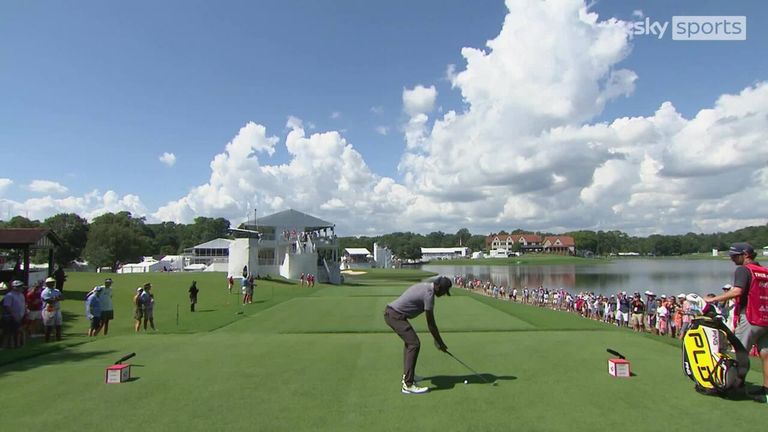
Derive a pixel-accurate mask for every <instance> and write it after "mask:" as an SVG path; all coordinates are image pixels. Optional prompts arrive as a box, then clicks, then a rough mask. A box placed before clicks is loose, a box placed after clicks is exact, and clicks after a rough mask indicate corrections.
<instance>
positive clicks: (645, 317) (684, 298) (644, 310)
mask: <svg viewBox="0 0 768 432" xmlns="http://www.w3.org/2000/svg"><path fill="white" fill-rule="evenodd" d="M454 284H455V285H456V286H460V287H462V288H465V289H468V290H471V291H473V292H476V293H480V294H483V295H486V296H489V297H492V298H495V299H499V300H503V301H509V302H516V303H521V304H526V305H532V306H536V307H540V308H548V309H553V310H559V311H566V312H571V313H575V314H578V315H580V316H582V317H584V318H587V319H592V320H595V321H602V322H605V323H607V324H612V325H616V326H620V327H627V328H632V329H633V330H634V331H637V332H650V333H653V334H657V335H662V336H668V337H672V338H678V339H682V337H683V335H684V334H685V332H686V331H687V330H688V328H690V325H691V320H692V319H693V317H695V316H697V315H701V314H702V313H703V312H704V311H705V308H706V307H707V305H706V302H705V301H704V299H703V298H702V297H701V296H699V295H698V294H695V293H690V294H684V293H680V294H678V295H676V296H667V295H664V294H662V295H660V296H657V295H656V294H655V293H653V292H652V291H646V292H644V293H642V294H641V293H637V292H636V293H632V294H627V293H626V292H623V291H622V292H617V293H615V294H610V295H606V294H597V293H594V292H588V291H581V292H578V293H571V292H569V291H568V290H566V289H563V288H560V289H551V288H545V287H543V286H538V287H531V288H529V287H527V286H524V287H523V288H522V289H518V288H516V287H513V288H508V287H505V286H503V285H498V284H494V283H493V282H491V281H488V280H486V281H483V280H479V279H468V278H466V277H463V276H456V277H454ZM722 289H723V291H727V290H730V289H731V285H730V284H726V285H724V286H723V288H722ZM713 296H714V294H713V293H712V294H707V297H713ZM712 307H713V308H715V313H716V314H717V315H718V316H720V317H722V319H723V321H724V322H725V323H726V325H727V326H728V327H729V328H730V329H731V330H733V329H734V323H733V316H732V315H733V309H734V303H733V300H730V301H728V302H725V303H717V304H713V305H712Z"/></svg>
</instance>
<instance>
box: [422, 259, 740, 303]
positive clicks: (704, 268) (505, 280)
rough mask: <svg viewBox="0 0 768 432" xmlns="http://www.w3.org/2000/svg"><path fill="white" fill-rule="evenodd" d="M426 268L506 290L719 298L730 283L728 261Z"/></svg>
mask: <svg viewBox="0 0 768 432" xmlns="http://www.w3.org/2000/svg"><path fill="white" fill-rule="evenodd" d="M422 269H424V270H426V271H430V272H434V273H440V274H444V275H447V276H455V275H462V276H466V277H468V278H470V279H480V280H483V281H486V280H489V279H490V280H491V281H492V282H493V283H495V284H498V285H502V286H505V287H513V288H518V289H522V288H524V287H526V286H527V287H529V288H532V287H538V286H543V287H544V288H555V289H560V288H564V289H566V290H568V291H570V292H574V293H576V292H580V291H591V292H595V293H598V294H613V293H616V292H619V291H626V292H628V293H633V292H644V291H646V290H650V291H653V292H655V293H656V294H658V295H661V294H667V295H675V294H679V293H697V294H699V295H705V294H707V293H709V292H713V293H719V292H720V289H721V287H722V286H723V285H724V284H726V283H732V282H733V280H732V278H733V270H734V265H733V264H732V263H731V261H729V260H725V259H723V260H664V259H659V260H654V259H622V260H616V261H614V262H612V263H608V264H598V265H513V266H453V265H424V266H422Z"/></svg>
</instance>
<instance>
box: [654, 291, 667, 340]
mask: <svg viewBox="0 0 768 432" xmlns="http://www.w3.org/2000/svg"><path fill="white" fill-rule="evenodd" d="M659 303H660V305H659V307H658V309H657V313H658V314H659V334H660V335H662V336H666V335H667V331H669V309H668V308H667V306H668V305H669V302H668V301H667V296H665V295H664V294H662V295H661V298H660V299H659Z"/></svg>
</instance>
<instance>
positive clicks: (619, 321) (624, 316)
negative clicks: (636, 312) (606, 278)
mask: <svg viewBox="0 0 768 432" xmlns="http://www.w3.org/2000/svg"><path fill="white" fill-rule="evenodd" d="M629 303H630V302H629V298H628V297H627V293H626V292H623V291H622V292H621V294H619V300H618V312H617V313H616V325H618V326H619V327H629Z"/></svg>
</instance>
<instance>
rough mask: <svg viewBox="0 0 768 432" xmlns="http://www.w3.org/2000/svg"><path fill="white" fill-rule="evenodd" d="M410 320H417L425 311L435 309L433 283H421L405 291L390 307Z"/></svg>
mask: <svg viewBox="0 0 768 432" xmlns="http://www.w3.org/2000/svg"><path fill="white" fill-rule="evenodd" d="M388 306H389V307H391V308H392V309H394V310H396V311H398V312H400V313H402V314H403V315H405V316H406V317H408V318H416V317H417V316H419V315H421V313H422V312H424V311H425V310H433V309H434V308H435V289H434V285H433V284H432V282H421V283H417V284H416V285H412V286H411V287H410V288H408V289H407V290H405V292H404V293H403V294H401V295H400V297H399V298H398V299H397V300H395V301H393V302H392V303H390V304H389V305H388Z"/></svg>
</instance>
